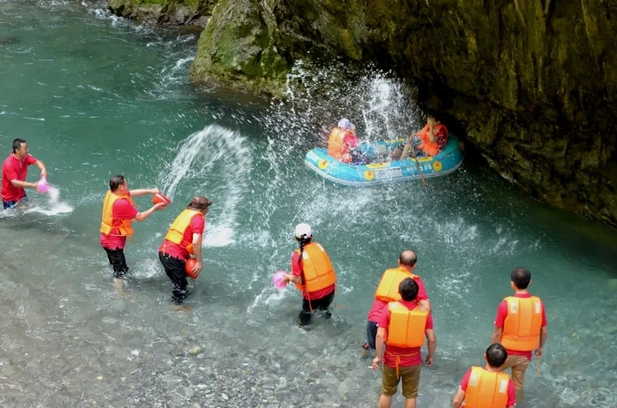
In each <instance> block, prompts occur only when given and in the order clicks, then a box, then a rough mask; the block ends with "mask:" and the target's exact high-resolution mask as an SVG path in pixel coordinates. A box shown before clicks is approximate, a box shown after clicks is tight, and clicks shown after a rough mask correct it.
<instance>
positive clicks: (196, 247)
mask: <svg viewBox="0 0 617 408" xmlns="http://www.w3.org/2000/svg"><path fill="white" fill-rule="evenodd" d="M202 242H203V235H202V234H193V251H194V253H195V261H196V262H195V266H194V267H193V273H195V274H196V275H197V277H199V274H200V273H201V270H202V269H203V268H204V264H203V259H202V257H201V256H202V255H201V244H202Z"/></svg>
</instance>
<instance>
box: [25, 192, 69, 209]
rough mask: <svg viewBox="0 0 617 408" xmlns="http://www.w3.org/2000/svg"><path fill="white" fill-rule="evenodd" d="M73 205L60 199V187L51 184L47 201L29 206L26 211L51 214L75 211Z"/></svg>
mask: <svg viewBox="0 0 617 408" xmlns="http://www.w3.org/2000/svg"><path fill="white" fill-rule="evenodd" d="M73 209H74V208H73V207H72V206H70V205H69V204H67V203H65V202H62V201H60V189H59V188H58V187H55V186H49V190H48V191H47V203H44V204H42V203H39V202H37V205H35V206H33V207H30V208H28V209H27V210H26V211H25V212H26V213H33V212H37V213H41V214H45V215H49V216H53V215H59V214H67V213H70V212H72V211H73Z"/></svg>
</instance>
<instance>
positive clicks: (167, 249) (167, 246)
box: [159, 214, 206, 260]
mask: <svg viewBox="0 0 617 408" xmlns="http://www.w3.org/2000/svg"><path fill="white" fill-rule="evenodd" d="M205 229H206V220H205V219H204V217H202V216H201V215H200V214H195V215H193V218H191V223H190V224H189V225H188V227H187V228H186V230H184V235H183V237H182V238H183V241H185V242H193V234H203V232H204V230H205ZM159 252H164V253H165V254H167V255H169V256H172V257H174V258H178V259H182V260H186V259H187V258H188V257H189V251H187V250H186V248H185V247H183V246H181V245H178V244H174V243H173V242H171V241H168V240H166V239H165V240H163V243H162V244H161V246H160V247H159Z"/></svg>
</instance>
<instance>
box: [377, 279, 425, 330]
mask: <svg viewBox="0 0 617 408" xmlns="http://www.w3.org/2000/svg"><path fill="white" fill-rule="evenodd" d="M414 281H416V283H417V284H418V298H417V299H418V301H420V300H428V296H427V295H426V289H425V288H424V283H423V282H422V280H421V279H420V278H419V277H416V278H415V279H414ZM386 306H388V302H384V301H383V300H378V299H375V301H374V302H373V306H371V310H370V311H369V312H368V320H369V322H375V323H376V322H377V321H378V320H379V317H380V316H381V313H382V312H383V310H384V309H385V307H386Z"/></svg>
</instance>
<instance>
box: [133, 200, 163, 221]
mask: <svg viewBox="0 0 617 408" xmlns="http://www.w3.org/2000/svg"><path fill="white" fill-rule="evenodd" d="M162 208H165V203H158V204H154V205H153V206H152V207H150V209H149V210H148V211H144V212H138V213H137V215H136V216H135V219H136V220H137V221H139V222H141V221H143V220H145V219H146V218H148V217H149V216H150V215H152V213H153V212H155V211H158V210H160V209H162Z"/></svg>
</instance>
